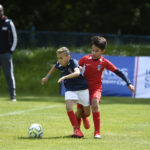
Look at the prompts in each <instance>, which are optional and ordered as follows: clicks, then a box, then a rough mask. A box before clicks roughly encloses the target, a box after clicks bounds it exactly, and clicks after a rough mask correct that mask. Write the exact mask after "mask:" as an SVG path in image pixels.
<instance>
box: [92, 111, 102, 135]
mask: <svg viewBox="0 0 150 150" xmlns="http://www.w3.org/2000/svg"><path fill="white" fill-rule="evenodd" d="M93 121H94V128H95V132H98V133H100V111H98V112H93Z"/></svg>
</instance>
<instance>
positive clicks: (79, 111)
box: [75, 103, 83, 128]
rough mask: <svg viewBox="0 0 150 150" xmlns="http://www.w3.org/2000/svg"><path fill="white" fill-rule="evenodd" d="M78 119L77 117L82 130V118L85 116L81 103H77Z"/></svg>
mask: <svg viewBox="0 0 150 150" xmlns="http://www.w3.org/2000/svg"><path fill="white" fill-rule="evenodd" d="M75 114H76V117H77V120H78V127H79V128H80V126H81V119H82V116H83V106H82V105H81V104H79V103H77V111H76V113H75Z"/></svg>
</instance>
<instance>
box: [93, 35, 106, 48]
mask: <svg viewBox="0 0 150 150" xmlns="http://www.w3.org/2000/svg"><path fill="white" fill-rule="evenodd" d="M91 42H92V44H94V45H95V46H97V47H98V48H100V49H101V50H104V49H105V48H106V46H107V40H106V39H105V38H104V37H102V36H93V37H92V38H91Z"/></svg>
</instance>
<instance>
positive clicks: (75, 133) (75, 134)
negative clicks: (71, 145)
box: [72, 128, 84, 138]
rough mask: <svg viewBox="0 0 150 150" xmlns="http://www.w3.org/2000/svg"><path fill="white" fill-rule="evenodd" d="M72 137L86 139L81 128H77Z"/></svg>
mask: <svg viewBox="0 0 150 150" xmlns="http://www.w3.org/2000/svg"><path fill="white" fill-rule="evenodd" d="M72 137H74V138H82V137H84V135H83V133H82V132H81V130H80V129H79V128H76V129H74V133H73V134H72Z"/></svg>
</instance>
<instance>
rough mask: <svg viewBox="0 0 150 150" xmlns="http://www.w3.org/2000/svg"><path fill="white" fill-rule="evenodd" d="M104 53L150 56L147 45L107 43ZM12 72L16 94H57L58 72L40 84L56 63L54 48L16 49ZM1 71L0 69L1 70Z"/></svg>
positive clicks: (0, 81)
mask: <svg viewBox="0 0 150 150" xmlns="http://www.w3.org/2000/svg"><path fill="white" fill-rule="evenodd" d="M69 49H70V51H72V52H76V53H90V52H91V48H90V47H89V46H85V47H80V48H76V47H69ZM105 54H106V55H116V56H150V51H149V45H120V46H118V45H112V44H108V47H107V49H106V53H105ZM13 61H14V72H15V79H16V87H17V95H18V94H21V93H22V94H34V95H41V94H44V95H58V94H59V92H60V91H59V90H60V89H59V87H60V85H59V84H58V83H57V80H58V78H59V77H60V72H59V71H57V72H56V73H55V74H53V75H52V76H51V78H50V80H49V81H48V82H47V83H46V84H45V85H44V86H42V85H41V78H42V77H44V76H45V75H46V74H47V72H48V71H49V69H50V68H51V66H52V65H53V64H55V63H56V61H57V60H56V48H53V47H51V48H41V49H25V50H16V52H15V53H14V54H13ZM1 72H2V71H1ZM0 84H1V85H3V86H0V91H1V92H0V93H1V95H2V94H5V93H8V92H7V84H6V80H5V79H4V75H3V74H2V73H1V75H0Z"/></svg>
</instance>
